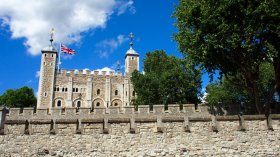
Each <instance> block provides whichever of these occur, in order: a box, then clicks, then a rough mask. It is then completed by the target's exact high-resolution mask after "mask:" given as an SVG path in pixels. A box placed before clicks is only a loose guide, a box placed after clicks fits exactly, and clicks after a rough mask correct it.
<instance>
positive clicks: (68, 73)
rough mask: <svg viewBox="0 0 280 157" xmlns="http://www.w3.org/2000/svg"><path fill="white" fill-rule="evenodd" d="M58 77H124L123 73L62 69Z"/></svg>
mask: <svg viewBox="0 0 280 157" xmlns="http://www.w3.org/2000/svg"><path fill="white" fill-rule="evenodd" d="M57 75H60V76H71V77H74V76H77V75H86V76H123V74H122V73H121V72H114V71H99V70H94V71H91V70H89V69H83V70H77V69H76V70H65V69H62V70H61V71H60V72H58V73H57Z"/></svg>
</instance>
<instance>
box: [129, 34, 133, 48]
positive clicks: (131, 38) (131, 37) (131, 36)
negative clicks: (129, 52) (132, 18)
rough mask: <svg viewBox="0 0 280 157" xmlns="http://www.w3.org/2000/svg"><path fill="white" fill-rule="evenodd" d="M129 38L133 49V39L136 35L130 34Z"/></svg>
mask: <svg viewBox="0 0 280 157" xmlns="http://www.w3.org/2000/svg"><path fill="white" fill-rule="evenodd" d="M129 38H130V46H131V47H132V46H133V38H134V34H133V33H132V32H131V33H130V35H129Z"/></svg>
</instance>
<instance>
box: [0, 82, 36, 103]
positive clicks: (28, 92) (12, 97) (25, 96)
mask: <svg viewBox="0 0 280 157" xmlns="http://www.w3.org/2000/svg"><path fill="white" fill-rule="evenodd" d="M36 102H37V99H36V97H35V96H34V92H33V89H31V88H28V87H26V86H24V87H22V88H19V89H16V90H13V89H8V90H7V91H6V92H5V93H4V94H3V95H1V96H0V105H5V106H7V107H34V106H35V105H36Z"/></svg>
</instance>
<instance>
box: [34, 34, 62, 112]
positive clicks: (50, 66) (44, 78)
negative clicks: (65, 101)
mask: <svg viewBox="0 0 280 157" xmlns="http://www.w3.org/2000/svg"><path fill="white" fill-rule="evenodd" d="M53 35H54V31H53V29H52V32H51V39H50V42H51V45H50V46H48V47H46V48H44V49H43V50H42V57H41V68H40V80H39V90H38V101H37V108H51V107H52V103H53V89H54V76H55V70H56V62H57V51H56V49H55V48H54V47H53V44H52V42H53Z"/></svg>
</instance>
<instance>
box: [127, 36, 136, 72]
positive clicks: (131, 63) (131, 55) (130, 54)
mask: <svg viewBox="0 0 280 157" xmlns="http://www.w3.org/2000/svg"><path fill="white" fill-rule="evenodd" d="M133 37H134V35H133V34H132V33H130V48H129V50H128V51H127V52H126V54H125V73H126V74H127V75H130V76H131V74H132V73H133V71H134V70H138V71H139V54H138V53H137V52H136V51H135V50H134V49H133V48H132V46H133Z"/></svg>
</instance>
